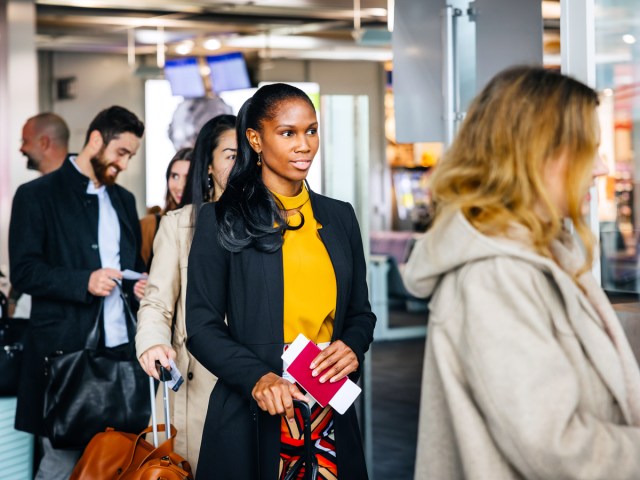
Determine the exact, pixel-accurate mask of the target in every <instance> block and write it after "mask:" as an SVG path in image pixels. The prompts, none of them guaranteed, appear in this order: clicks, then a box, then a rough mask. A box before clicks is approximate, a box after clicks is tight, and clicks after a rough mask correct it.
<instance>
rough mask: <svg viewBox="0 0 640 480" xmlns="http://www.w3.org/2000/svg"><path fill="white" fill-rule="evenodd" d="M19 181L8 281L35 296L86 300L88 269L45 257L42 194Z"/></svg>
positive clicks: (89, 273)
mask: <svg viewBox="0 0 640 480" xmlns="http://www.w3.org/2000/svg"><path fill="white" fill-rule="evenodd" d="M30 186H31V185H29V184H27V185H23V186H21V187H20V188H18V190H17V191H16V194H15V196H14V199H13V206H12V209H11V222H10V224H9V262H10V266H11V283H12V284H13V285H14V287H15V288H16V289H17V290H18V291H20V292H24V293H28V294H29V295H33V296H38V297H48V298H54V299H56V300H67V301H71V302H80V303H89V302H91V300H92V299H93V296H92V295H91V294H90V293H89V291H88V290H87V288H88V286H89V277H90V276H91V270H89V269H71V268H65V267H62V266H56V265H52V264H51V263H50V262H49V261H48V260H47V258H46V242H47V221H46V220H47V219H46V218H45V213H44V211H43V208H42V202H43V201H44V200H42V198H38V192H32V191H30V189H29V188H28V187H30Z"/></svg>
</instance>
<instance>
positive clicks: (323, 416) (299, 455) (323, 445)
mask: <svg viewBox="0 0 640 480" xmlns="http://www.w3.org/2000/svg"><path fill="white" fill-rule="evenodd" d="M311 439H312V440H313V452H314V454H315V456H316V458H317V459H318V480H337V478H338V465H337V464H336V441H335V435H334V430H333V410H332V409H331V407H326V408H322V407H321V406H320V405H319V404H317V403H316V404H315V405H314V406H313V407H312V408H311ZM304 458H305V455H304V421H303V420H302V416H301V414H300V411H299V410H298V409H295V422H289V421H288V420H287V419H286V418H285V417H284V416H283V417H282V420H281V423H280V476H279V478H280V480H282V479H284V478H285V475H286V474H287V472H288V471H289V470H291V469H292V468H295V466H296V464H297V463H298V462H300V461H302V462H304ZM295 478H296V480H297V479H304V466H302V468H301V469H300V471H299V472H298V474H297V476H296V477H295Z"/></svg>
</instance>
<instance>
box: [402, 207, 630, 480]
mask: <svg viewBox="0 0 640 480" xmlns="http://www.w3.org/2000/svg"><path fill="white" fill-rule="evenodd" d="M560 250H562V249H560ZM564 250H565V251H566V252H569V251H572V252H575V248H571V247H570V248H567V249H564ZM587 275H590V273H588V274H587ZM404 279H405V284H406V286H407V288H408V290H409V291H410V292H411V293H413V294H414V295H417V296H421V297H425V296H428V295H431V294H433V297H432V300H431V303H430V309H431V314H430V320H429V321H430V324H429V330H428V336H427V345H426V352H425V360H424V370H423V380H422V398H421V407H420V423H419V433H418V449H417V459H416V471H415V478H416V480H456V479H461V480H462V479H468V480H473V479H478V480H480V479H482V480H501V479H522V478H526V479H550V480H561V479H572V480H573V479H580V480H588V479H593V480H603V479H607V480H613V479H638V478H640V428H638V425H640V418H637V416H638V405H639V402H640V398H638V397H639V396H638V394H637V392H638V386H639V383H640V382H638V379H639V378H640V377H639V375H638V367H637V363H636V360H635V358H634V357H633V354H632V352H631V350H630V348H629V345H628V343H627V341H626V337H624V334H623V333H622V330H621V327H620V324H619V322H618V321H617V318H616V317H615V314H614V313H613V310H612V309H611V306H610V304H609V303H608V301H607V299H606V296H605V295H604V294H603V292H602V291H601V290H600V289H599V288H598V287H597V286H596V288H595V290H598V292H597V294H596V295H595V296H594V298H591V301H590V300H589V299H588V298H587V297H586V296H585V294H584V293H583V291H582V290H581V289H580V288H578V286H577V285H576V283H575V282H574V281H573V280H572V278H571V276H569V275H568V274H567V273H566V272H565V271H564V270H563V269H561V268H560V267H559V266H558V264H556V262H554V261H552V260H550V259H548V258H545V257H542V256H540V255H537V254H536V253H534V252H533V251H532V250H531V249H528V248H526V247H524V246H523V245H522V244H516V242H512V241H508V240H505V239H503V240H498V239H496V238H490V237H487V236H484V235H482V234H481V233H479V232H478V231H477V230H476V229H475V228H473V227H472V226H471V225H470V224H469V222H468V221H467V220H466V219H465V218H464V216H463V215H462V214H460V213H457V214H454V215H451V216H450V217H445V218H443V219H442V220H441V221H439V222H438V223H436V224H435V226H434V227H433V229H432V230H431V231H429V232H428V233H427V235H426V236H425V237H424V238H423V239H422V240H421V241H420V242H419V243H417V244H416V246H415V249H414V251H413V252H412V255H411V257H410V259H409V261H408V264H407V266H406V270H405V272H404ZM594 285H595V284H594ZM596 297H597V298H596ZM594 305H595V306H596V308H597V311H596V308H594ZM598 311H600V312H601V313H602V312H605V313H606V315H602V314H600V315H599V314H598ZM603 317H605V320H607V322H606V324H605V323H603ZM607 330H609V331H610V332H611V334H608V333H607ZM612 337H613V338H617V341H616V344H614V342H612ZM634 417H636V418H634Z"/></svg>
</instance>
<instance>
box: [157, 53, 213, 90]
mask: <svg viewBox="0 0 640 480" xmlns="http://www.w3.org/2000/svg"><path fill="white" fill-rule="evenodd" d="M164 75H165V78H166V79H167V80H169V84H170V85H171V93H172V94H173V95H180V96H182V97H185V98H197V97H204V96H205V91H204V82H203V81H202V77H201V76H200V68H199V67H198V60H197V59H195V58H192V57H190V58H179V59H176V60H167V61H166V63H165V65H164Z"/></svg>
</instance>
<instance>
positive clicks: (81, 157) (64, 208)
mask: <svg viewBox="0 0 640 480" xmlns="http://www.w3.org/2000/svg"><path fill="white" fill-rule="evenodd" d="M143 133H144V125H143V123H142V122H141V121H140V120H139V119H138V118H137V117H136V116H135V115H134V114H133V113H131V112H130V111H128V110H126V109H125V108H122V107H118V106H113V107H110V108H108V109H106V110H103V111H102V112H100V113H99V114H98V115H97V116H96V117H95V118H94V120H93V121H92V122H91V124H90V125H89V128H88V130H87V136H86V140H85V145H84V147H83V149H82V151H81V152H80V153H79V154H78V155H77V156H75V155H69V156H67V158H66V159H65V161H64V163H63V165H62V166H61V167H60V168H59V169H58V170H55V171H53V172H52V173H50V174H49V175H45V176H43V177H40V178H38V179H36V180H33V181H31V182H28V183H26V184H24V185H22V186H20V188H18V190H17V192H16V195H15V197H14V200H13V208H12V212H11V224H10V228H9V260H10V266H11V270H10V274H11V282H12V283H13V285H14V286H15V288H16V289H18V290H19V291H21V292H25V293H28V294H30V295H31V296H32V310H31V318H30V326H31V333H32V335H31V342H27V345H26V346H25V350H27V351H25V362H24V364H23V372H22V378H23V379H24V380H25V381H23V382H21V384H20V386H19V393H18V407H17V412H16V425H15V426H16V429H18V430H23V431H27V432H30V433H33V434H35V435H38V436H39V437H41V442H42V443H41V447H42V454H43V457H42V459H41V461H40V467H39V469H38V472H37V474H36V477H35V478H36V479H47V480H55V479H63V478H64V479H67V478H69V475H70V474H71V471H72V470H73V467H74V464H75V463H76V461H77V460H78V458H79V457H80V454H81V453H82V452H81V451H80V450H60V449H56V448H53V446H52V445H51V442H50V441H49V440H48V439H47V438H46V432H44V430H43V422H42V420H43V418H42V415H43V414H42V412H43V402H44V389H45V385H46V383H45V380H46V379H45V376H44V358H45V357H46V356H47V355H50V354H51V353H53V352H56V351H62V352H73V351H78V350H82V349H83V348H84V345H85V342H86V339H87V337H88V335H89V332H90V329H91V327H92V326H93V325H94V323H95V320H96V317H97V315H98V314H99V311H100V308H101V306H102V318H103V321H104V334H103V340H104V346H105V347H107V348H114V349H117V348H119V347H120V346H123V345H126V344H127V343H129V342H131V341H133V339H132V338H129V335H128V332H127V326H126V320H125V310H124V301H123V297H122V296H121V295H120V291H119V288H115V287H116V284H117V283H118V282H120V280H122V271H123V270H125V269H131V270H135V271H138V272H142V271H143V268H144V263H143V262H142V259H141V257H140V243H141V240H140V224H139V222H138V215H137V213H136V208H135V198H134V196H133V194H131V193H130V192H129V191H127V190H125V189H124V188H122V187H121V186H119V185H117V184H116V179H117V177H118V174H119V173H120V172H122V171H124V170H126V168H127V165H128V164H129V161H130V160H131V158H132V157H133V156H134V155H135V154H136V152H137V151H138V148H139V146H140V141H141V138H142V135H143ZM122 284H123V287H122V288H123V289H124V290H125V292H131V290H132V287H133V285H132V284H131V282H128V281H123V282H122ZM125 298H130V299H132V301H135V300H134V295H128V297H127V293H125ZM127 301H128V300H127ZM132 307H135V305H132ZM140 393H141V394H145V393H144V392H140Z"/></svg>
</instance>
